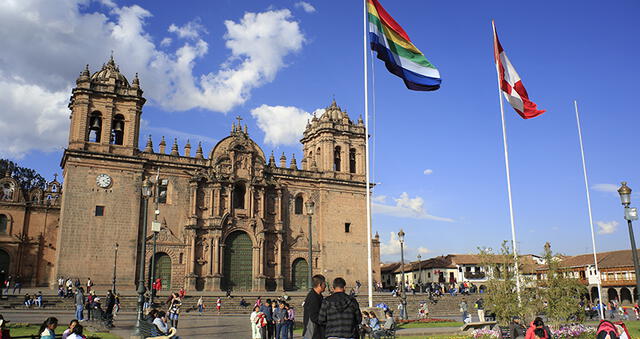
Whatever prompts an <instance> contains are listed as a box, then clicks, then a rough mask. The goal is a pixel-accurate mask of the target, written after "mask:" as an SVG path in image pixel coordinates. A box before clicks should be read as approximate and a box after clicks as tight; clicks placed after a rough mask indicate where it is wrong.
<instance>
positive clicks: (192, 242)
mask: <svg viewBox="0 0 640 339" xmlns="http://www.w3.org/2000/svg"><path fill="white" fill-rule="evenodd" d="M188 233H189V235H190V239H189V262H188V263H187V279H186V285H187V286H186V289H187V291H195V289H196V274H195V264H196V229H195V228H189V229H188Z"/></svg>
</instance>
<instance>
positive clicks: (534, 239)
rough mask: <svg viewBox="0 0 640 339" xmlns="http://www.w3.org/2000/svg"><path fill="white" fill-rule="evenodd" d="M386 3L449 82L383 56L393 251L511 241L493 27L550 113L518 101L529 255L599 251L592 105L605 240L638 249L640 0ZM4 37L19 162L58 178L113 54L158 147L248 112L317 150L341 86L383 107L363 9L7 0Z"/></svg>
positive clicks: (14, 154) (354, 104) (333, 4)
mask: <svg viewBox="0 0 640 339" xmlns="http://www.w3.org/2000/svg"><path fill="white" fill-rule="evenodd" d="M61 4H62V5H61ZM382 4H383V5H384V6H385V7H386V9H387V11H388V12H389V13H390V14H391V15H392V16H393V17H394V18H395V19H396V20H397V21H398V22H399V23H400V24H401V25H402V26H403V28H404V29H405V30H406V31H407V33H408V34H409V36H410V37H411V39H412V41H413V42H414V44H415V45H416V46H417V47H418V48H420V49H421V50H422V51H423V52H424V53H425V55H426V56H427V58H428V59H429V60H430V61H431V62H432V63H433V64H434V65H436V66H437V67H438V68H439V70H440V73H441V75H442V78H443V83H442V88H441V89H440V90H438V91H436V92H412V91H409V90H406V89H405V88H404V85H403V84H402V82H401V80H400V79H398V78H396V77H395V76H393V75H391V74H389V73H387V72H386V70H385V69H384V66H383V65H382V64H381V63H380V62H379V61H377V60H375V61H374V63H373V72H372V73H373V75H374V76H375V86H373V83H370V85H371V86H372V87H370V88H372V90H373V91H374V92H375V103H374V102H373V98H371V99H372V100H371V103H372V107H373V106H375V115H374V114H373V110H372V111H371V114H372V116H371V119H372V121H371V132H372V135H373V146H374V147H373V148H374V150H375V153H374V155H373V159H374V164H373V174H374V178H373V180H374V181H375V182H378V183H380V184H379V185H378V186H377V188H376V189H375V197H374V198H375V200H376V205H375V211H376V214H374V216H373V222H374V230H375V231H378V232H379V233H380V236H381V240H382V242H383V252H384V255H383V259H384V260H392V259H394V258H397V257H398V256H399V255H398V252H399V251H398V249H397V243H395V242H394V241H393V239H391V236H390V233H392V232H397V231H398V230H399V229H400V228H403V229H404V230H405V232H406V233H407V246H408V252H409V254H408V256H409V257H415V254H416V253H417V252H421V253H422V256H423V257H429V256H434V255H439V254H446V253H468V252H475V251H476V249H477V247H478V246H487V247H493V248H496V247H498V246H499V244H500V242H501V241H502V240H503V239H510V237H511V235H510V225H509V214H508V205H507V195H506V179H505V170H504V159H503V152H502V136H501V129H500V128H501V125H500V112H499V106H498V100H497V99H498V93H497V88H496V75H495V68H494V65H493V59H492V33H491V19H495V20H496V24H497V28H498V33H499V34H500V39H501V42H502V45H503V47H504V49H505V51H506V53H507V55H508V56H509V58H510V59H511V62H512V63H513V65H514V66H515V68H516V70H517V71H518V73H519V74H520V76H521V78H522V79H523V82H524V84H525V86H526V88H527V90H528V92H529V95H530V98H531V99H532V100H533V101H534V102H536V103H537V104H538V107H539V108H541V109H546V110H547V112H546V113H545V114H543V115H542V116H540V117H537V118H535V119H531V120H522V119H521V118H519V117H518V116H517V114H516V113H515V112H514V111H513V110H512V109H511V108H510V107H509V106H506V107H505V108H506V111H505V113H506V123H507V133H508V138H509V147H510V148H509V150H510V156H511V171H512V185H513V198H514V209H515V221H516V228H517V237H518V243H519V247H520V249H521V252H527V253H540V252H541V251H542V246H543V245H544V243H545V242H546V241H550V242H551V243H552V247H553V249H554V250H556V251H559V252H562V253H565V254H578V253H586V252H589V251H590V250H591V238H590V231H589V223H588V217H587V209H586V200H585V191H584V183H583V178H582V168H581V163H580V153H579V148H578V146H579V145H578V137H577V130H576V123H575V116H574V111H573V106H572V105H573V100H574V99H577V100H578V102H579V106H580V110H581V119H582V124H583V133H584V141H585V151H586V156H587V166H588V170H589V174H590V178H589V179H590V184H591V192H592V200H593V215H594V221H596V222H598V223H599V224H600V226H596V231H597V232H598V234H597V238H596V241H597V247H598V250H600V251H604V250H616V249H627V248H629V240H628V234H627V230H626V227H625V226H626V225H625V221H624V220H623V219H622V208H621V206H620V204H619V200H618V197H617V194H616V193H615V191H614V190H613V189H614V188H615V186H617V185H618V184H619V182H620V181H622V180H626V181H628V182H629V185H630V186H631V187H632V188H634V187H635V188H637V189H638V191H639V192H640V176H639V175H638V173H640V168H639V166H640V162H639V161H638V159H637V157H636V156H635V154H636V150H637V145H638V141H637V139H636V138H635V135H636V133H635V131H636V130H637V127H638V126H639V125H640V121H639V120H640V119H639V118H638V114H637V108H633V107H634V106H633V105H634V102H635V100H634V98H635V96H636V95H637V94H636V93H635V92H636V88H637V86H636V84H635V82H636V78H637V77H638V75H639V74H640V69H639V66H638V63H637V62H636V60H637V58H638V52H639V51H640V50H639V49H640V47H639V46H640V38H639V37H640V25H638V23H637V13H639V12H640V4H639V3H638V2H634V1H616V2H597V1H581V2H578V1H536V2H527V3H523V2H515V3H514V2H506V1H494V2H478V1H459V2H436V1H409V0H406V1H382ZM35 17H37V18H38V20H34V19H33V18H35ZM261 32H268V34H264V36H263V34H261ZM0 41H2V42H3V44H4V45H5V46H6V48H3V52H2V53H0V90H2V91H3V93H5V94H4V95H3V96H2V98H0V105H2V106H3V107H5V109H4V110H3V111H2V112H0V127H1V128H2V130H4V131H5V132H4V133H1V134H2V135H0V143H2V144H5V145H7V146H6V147H3V148H2V149H0V155H1V156H3V157H9V158H11V159H14V160H16V161H18V162H19V163H21V164H22V165H24V166H29V167H33V168H36V169H38V170H39V171H40V172H41V173H43V174H45V175H46V176H48V177H51V176H52V174H53V173H54V172H59V171H60V168H59V160H60V156H61V149H62V148H63V147H64V144H65V141H66V133H67V129H68V122H69V120H68V110H67V109H66V104H67V103H68V97H69V95H70V88H71V87H72V86H73V85H74V81H75V78H76V77H77V75H78V74H79V72H80V71H81V70H82V68H83V65H84V64H86V63H88V64H89V65H90V69H91V70H92V71H97V70H98V68H99V66H100V65H101V64H102V63H104V62H105V61H106V60H107V58H108V56H109V53H110V50H113V51H114V56H115V58H116V62H117V63H118V64H119V65H120V68H121V71H122V72H123V73H124V74H125V75H126V76H128V77H129V79H131V78H132V76H133V74H134V73H135V72H139V73H140V79H141V86H142V88H143V89H145V91H146V92H145V94H146V96H147V98H148V99H149V102H148V104H147V105H146V106H145V108H144V113H143V119H144V128H143V131H142V133H143V134H144V135H147V134H152V135H153V139H154V142H155V144H156V145H157V144H158V142H159V140H160V137H161V136H162V135H164V136H165V137H166V138H167V139H168V140H172V138H173V137H178V138H179V142H180V144H181V145H184V143H185V142H186V139H187V138H189V139H190V141H191V143H192V145H193V144H195V143H197V141H203V143H204V146H205V147H206V149H208V150H210V149H211V147H212V146H213V145H214V144H215V142H216V140H220V139H221V138H223V137H224V136H226V135H227V134H228V132H229V129H230V125H231V122H232V121H233V117H235V116H236V115H239V116H241V117H243V118H244V122H246V123H248V125H249V131H250V134H251V135H252V136H253V137H254V138H255V139H256V141H258V142H259V143H260V144H261V145H262V147H263V149H264V150H265V152H267V153H268V152H270V151H271V150H274V152H276V154H279V153H281V152H285V153H286V154H287V155H288V156H289V157H290V155H291V153H296V158H298V159H301V158H302V157H301V154H300V150H301V147H300V145H299V144H296V142H295V140H297V138H298V136H297V134H296V133H299V132H298V131H299V130H300V125H301V124H302V125H303V124H304V121H306V117H308V116H309V115H308V114H309V113H310V112H314V111H316V110H317V109H320V108H323V107H326V106H328V105H329V103H330V102H331V100H332V98H333V97H335V99H336V101H337V102H338V104H339V105H340V106H341V107H342V108H344V109H346V110H347V111H348V113H349V114H350V116H351V117H352V118H353V119H357V117H358V115H359V114H362V113H363V109H364V108H363V107H364V106H363V75H362V74H363V70H362V63H363V60H362V3H361V2H359V1H312V0H309V1H307V2H306V3H305V4H302V3H300V2H297V1H192V2H189V3H188V6H184V5H182V6H178V5H177V3H175V2H158V1H118V0H113V1H108V0H103V1H93V2H91V1H71V0H68V1H63V2H60V3H59V4H58V3H57V4H55V5H54V4H52V3H49V2H47V1H34V2H31V3H17V4H9V3H3V4H0ZM25 41H28V42H29V43H26V44H25V43H24V42H25ZM203 79H204V80H203ZM221 84H222V85H221ZM207 89H208V90H209V91H207ZM25 99H26V100H25ZM634 112H636V113H634ZM280 122H284V123H280ZM141 139H143V140H142V141H141V142H142V143H144V138H141ZM142 146H143V145H142ZM142 146H141V147H142ZM425 171H426V172H425ZM425 173H426V174H425ZM638 198H640V195H639V196H634V199H635V200H636V201H638ZM616 223H617V224H616Z"/></svg>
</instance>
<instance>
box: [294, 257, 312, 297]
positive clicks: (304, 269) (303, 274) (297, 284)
mask: <svg viewBox="0 0 640 339" xmlns="http://www.w3.org/2000/svg"><path fill="white" fill-rule="evenodd" d="M308 281H309V264H307V261H306V260H304V259H302V258H298V259H296V260H295V261H294V262H293V265H292V269H291V283H292V285H293V288H294V289H296V290H305V289H307V286H308Z"/></svg>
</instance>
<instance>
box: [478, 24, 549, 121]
mask: <svg viewBox="0 0 640 339" xmlns="http://www.w3.org/2000/svg"><path fill="white" fill-rule="evenodd" d="M491 24H492V25H493V54H494V57H495V60H496V67H497V69H498V74H499V75H498V76H499V77H500V89H501V90H502V92H503V93H504V97H505V98H507V101H508V102H509V103H510V104H511V106H512V107H513V109H515V110H516V112H518V114H520V116H521V117H522V118H524V119H530V118H535V117H537V116H538V115H540V114H542V113H544V112H545V111H544V110H538V106H537V105H536V104H535V103H534V102H533V101H531V100H529V94H527V90H526V89H524V85H523V84H522V80H520V76H519V75H518V73H517V72H516V69H515V68H513V65H511V62H510V61H509V58H507V54H506V53H505V52H504V50H503V49H502V45H500V41H499V40H498V32H496V25H495V24H494V23H493V21H492V22H491Z"/></svg>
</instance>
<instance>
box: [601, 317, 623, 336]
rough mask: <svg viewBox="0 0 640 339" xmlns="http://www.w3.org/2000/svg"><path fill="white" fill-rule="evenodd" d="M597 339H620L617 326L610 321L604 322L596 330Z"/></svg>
mask: <svg viewBox="0 0 640 339" xmlns="http://www.w3.org/2000/svg"><path fill="white" fill-rule="evenodd" d="M596 338H597V339H620V337H619V336H618V331H617V330H616V326H615V325H614V324H613V323H612V322H610V321H609V320H602V321H601V322H600V325H598V329H597V330H596Z"/></svg>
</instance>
